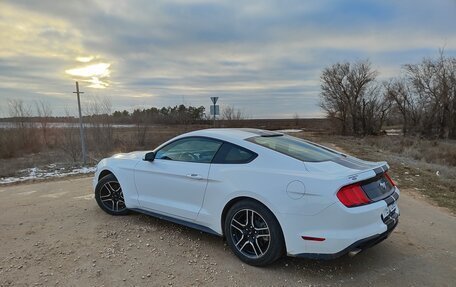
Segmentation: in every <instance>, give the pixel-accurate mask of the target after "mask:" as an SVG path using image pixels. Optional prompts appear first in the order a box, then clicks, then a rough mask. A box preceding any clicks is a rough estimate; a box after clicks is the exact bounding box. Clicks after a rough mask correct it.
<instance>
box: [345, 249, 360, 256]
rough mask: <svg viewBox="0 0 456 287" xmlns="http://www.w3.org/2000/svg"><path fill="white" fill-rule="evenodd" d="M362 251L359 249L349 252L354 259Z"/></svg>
mask: <svg viewBox="0 0 456 287" xmlns="http://www.w3.org/2000/svg"><path fill="white" fill-rule="evenodd" d="M361 251H362V250H361V249H359V248H357V249H354V250H352V251H350V252H348V256H350V257H353V256H355V255H356V254H358V253H360V252H361Z"/></svg>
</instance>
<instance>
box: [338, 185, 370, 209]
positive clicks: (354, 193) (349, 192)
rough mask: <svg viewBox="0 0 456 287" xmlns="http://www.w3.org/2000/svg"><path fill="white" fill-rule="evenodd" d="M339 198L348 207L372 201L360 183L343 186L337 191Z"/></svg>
mask: <svg viewBox="0 0 456 287" xmlns="http://www.w3.org/2000/svg"><path fill="white" fill-rule="evenodd" d="M337 198H338V199H339V200H340V202H342V204H343V205H345V206H347V207H354V206H359V205H364V204H368V203H369V202H370V199H369V198H368V197H367V196H366V194H365V193H364V191H363V190H362V188H361V186H360V185H359V184H358V183H355V184H351V185H347V186H344V187H342V188H341V189H340V190H339V191H338V192H337Z"/></svg>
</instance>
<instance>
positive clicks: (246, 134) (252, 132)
mask: <svg viewBox="0 0 456 287" xmlns="http://www.w3.org/2000/svg"><path fill="white" fill-rule="evenodd" d="M278 135H282V133H279V132H274V131H268V130H261V129H252V128H217V129H216V128H213V129H204V130H198V131H193V132H189V133H186V134H184V135H182V136H207V137H214V138H219V139H224V140H229V139H236V140H244V139H247V138H250V137H254V136H278Z"/></svg>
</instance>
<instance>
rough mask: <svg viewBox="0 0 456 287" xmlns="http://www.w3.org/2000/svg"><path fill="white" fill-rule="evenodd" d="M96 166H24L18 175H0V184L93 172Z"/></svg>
mask: <svg viewBox="0 0 456 287" xmlns="http://www.w3.org/2000/svg"><path fill="white" fill-rule="evenodd" d="M95 169H96V167H79V168H74V167H73V168H65V167H61V168H57V167H56V165H53V164H51V165H48V166H47V167H46V169H41V168H38V167H32V168H26V169H23V170H20V171H19V175H18V176H14V177H1V178H0V185H2V184H8V183H14V182H22V181H28V180H42V179H47V178H55V177H64V176H68V175H76V174H87V173H93V172H95Z"/></svg>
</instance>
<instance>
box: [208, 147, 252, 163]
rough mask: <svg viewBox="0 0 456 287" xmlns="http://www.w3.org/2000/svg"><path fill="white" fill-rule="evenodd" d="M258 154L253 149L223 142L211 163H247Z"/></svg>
mask: <svg viewBox="0 0 456 287" xmlns="http://www.w3.org/2000/svg"><path fill="white" fill-rule="evenodd" d="M257 156H258V155H257V154H256V153H254V152H253V151H250V150H248V149H245V148H243V147H240V146H237V145H234V144H230V143H223V145H222V147H221V148H220V149H219V151H218V152H217V154H216V155H215V157H214V159H213V161H212V163H226V164H242V163H249V162H251V161H252V160H254V159H255V158H256V157H257Z"/></svg>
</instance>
